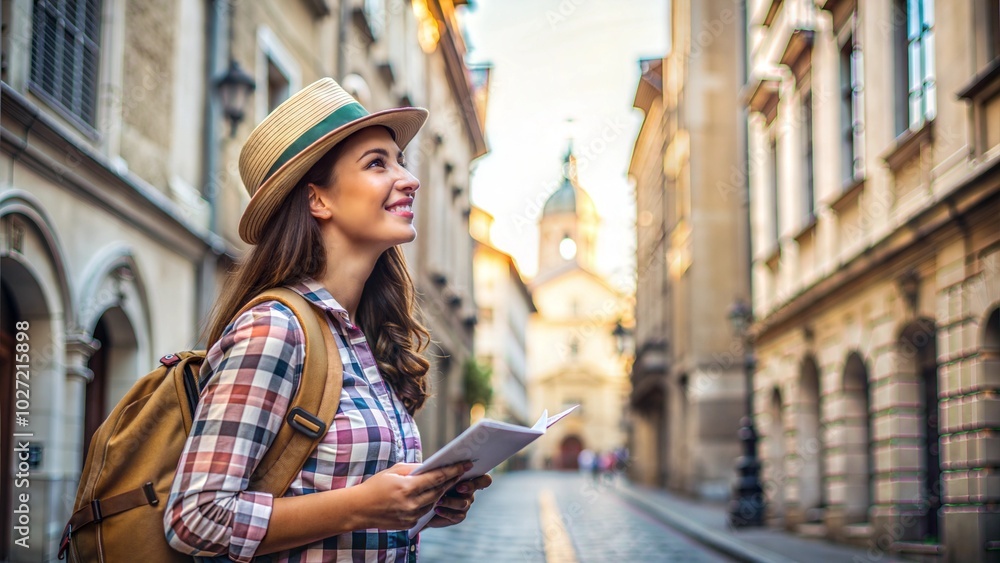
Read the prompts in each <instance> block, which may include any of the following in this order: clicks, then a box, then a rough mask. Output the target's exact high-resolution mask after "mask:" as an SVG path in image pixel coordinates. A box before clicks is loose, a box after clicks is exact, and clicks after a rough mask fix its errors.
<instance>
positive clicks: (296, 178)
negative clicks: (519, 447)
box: [164, 78, 490, 561]
mask: <svg viewBox="0 0 1000 563" xmlns="http://www.w3.org/2000/svg"><path fill="white" fill-rule="evenodd" d="M426 117H427V111H426V110H424V109H421V108H396V109H390V110H386V111H382V112H377V113H371V114H370V113H368V111H367V110H365V108H363V107H362V106H361V104H359V103H358V102H357V101H355V100H354V98H352V97H351V96H350V94H348V93H347V92H345V91H344V90H343V89H342V88H341V87H340V86H339V85H338V84H337V83H336V82H335V81H334V80H332V79H330V78H324V79H321V80H319V81H318V82H315V83H314V84H312V85H310V86H308V87H306V88H305V89H303V90H302V91H300V92H298V93H296V94H295V95H293V96H292V97H291V98H289V99H288V100H286V101H285V102H284V103H282V104H281V105H280V106H278V107H277V108H276V109H275V110H274V111H273V112H272V113H271V114H270V115H268V116H267V117H266V118H265V119H264V121H262V122H261V123H260V124H259V125H258V126H257V127H256V128H255V129H254V131H253V132H252V133H251V134H250V137H249V138H248V139H247V141H246V144H245V145H244V147H243V149H242V152H241V153H240V161H239V162H240V174H241V176H242V178H243V183H244V184H245V185H246V187H247V190H248V191H249V192H250V195H251V199H250V203H249V205H248V206H247V208H246V210H245V211H244V213H243V216H242V218H241V220H240V225H239V234H240V238H242V239H243V240H244V242H246V243H248V244H249V245H251V246H250V248H249V249H248V251H247V253H246V256H245V258H244V259H243V261H242V262H241V263H240V264H239V266H238V267H237V269H236V271H235V273H234V275H233V277H232V280H231V281H230V283H227V284H226V285H225V286H224V287H223V288H222V296H221V297H220V299H219V302H218V303H217V305H216V309H215V311H214V314H213V317H212V320H211V324H210V326H209V330H208V345H209V352H208V356H207V358H206V361H205V363H204V366H203V368H202V374H201V380H202V381H203V382H204V383H203V385H204V388H203V390H202V393H201V399H200V402H199V405H198V408H197V410H196V411H195V416H194V423H193V425H192V430H191V434H190V435H189V436H188V438H187V443H186V445H185V448H184V452H183V453H182V455H181V459H180V461H179V464H178V467H177V473H176V477H175V480H174V484H173V489H172V491H171V494H170V497H169V500H168V507H167V510H166V514H165V516H164V526H165V529H166V534H167V539H168V541H169V542H170V545H171V546H172V547H174V548H175V549H177V550H179V551H182V552H184V553H187V554H190V555H196V556H201V557H213V556H221V557H222V558H224V559H226V560H229V559H233V560H237V561H250V560H251V559H254V558H255V557H257V556H262V555H265V554H270V557H268V560H269V561H306V560H308V561H320V560H323V561H333V560H338V561H339V560H365V561H368V560H376V559H377V560H380V561H382V560H393V561H403V560H408V559H409V558H411V557H412V555H413V551H414V550H415V549H416V542H417V540H416V538H414V539H410V538H409V537H408V534H407V529H408V528H410V527H412V526H413V525H414V524H415V523H416V521H417V519H418V518H419V517H421V516H423V515H424V514H426V513H428V512H430V511H431V510H434V511H435V513H436V515H435V516H434V519H433V520H431V522H430V525H431V526H436V527H441V526H450V525H453V524H455V523H458V522H461V521H462V520H463V519H464V518H465V515H466V511H467V510H468V509H469V506H470V505H471V503H472V501H473V493H474V492H475V490H477V489H481V488H484V487H486V486H488V485H489V484H490V478H489V477H488V476H484V477H481V478H479V479H476V480H473V481H469V482H465V483H461V484H456V482H457V480H458V479H459V477H460V476H461V475H462V474H463V473H464V472H465V471H466V470H467V469H468V467H470V466H471V464H469V463H465V464H463V463H459V464H456V465H452V466H449V467H445V468H442V469H438V470H434V471H429V472H427V473H425V474H422V475H420V476H417V477H411V476H409V475H408V474H409V473H410V472H412V471H413V470H414V469H415V468H416V467H418V462H419V461H420V459H421V451H420V436H419V432H418V429H417V426H416V423H415V422H414V420H413V417H412V415H413V414H414V413H415V412H416V410H417V409H419V408H420V407H421V405H423V403H424V400H425V398H426V396H427V382H426V373H427V370H428V366H429V364H428V361H427V360H426V359H425V358H424V357H423V356H422V355H421V352H422V351H423V349H424V347H425V346H426V344H427V342H428V339H429V335H428V333H427V330H426V329H425V328H424V327H423V326H422V325H421V324H420V322H419V321H418V320H417V316H416V314H415V308H416V302H415V298H414V289H413V282H412V280H411V279H410V277H409V274H408V273H407V268H406V264H405V261H404V258H403V252H402V251H401V249H400V246H399V245H401V244H404V243H407V242H410V241H412V240H413V239H414V237H415V236H416V231H415V230H414V227H413V199H414V196H415V194H416V192H417V190H418V189H419V188H420V182H419V181H418V180H417V179H416V178H415V177H414V176H413V174H412V173H411V172H410V171H409V170H408V169H407V168H406V166H405V161H404V158H403V150H402V149H403V148H405V147H406V145H407V143H409V142H410V140H411V139H412V138H413V136H414V135H415V134H416V133H417V131H418V130H419V129H420V127H421V126H422V125H423V123H424V120H425V119H426ZM275 287H288V288H290V289H292V290H293V291H296V292H298V293H299V294H300V295H302V296H303V297H304V298H306V299H307V300H308V301H309V302H311V304H312V305H314V306H316V307H318V308H319V309H321V310H323V311H324V312H325V313H326V316H327V319H328V326H327V327H326V329H327V330H331V331H332V333H333V336H334V341H335V342H336V343H337V346H338V348H339V354H337V351H334V352H333V353H334V357H340V358H343V375H342V377H343V378H344V385H343V392H342V397H343V400H341V401H340V411H338V413H337V415H336V417H335V419H334V420H333V422H332V424H330V426H329V429H328V430H327V432H326V434H325V436H324V437H323V438H322V439H321V442H320V446H319V447H317V448H316V450H314V451H313V452H312V454H311V455H310V457H309V459H308V460H307V462H306V464H305V466H304V468H303V469H302V470H301V471H300V473H299V475H298V477H297V478H296V479H295V480H294V481H293V482H292V484H291V486H290V487H289V489H288V492H287V493H286V495H285V496H284V497H282V498H272V497H271V495H269V494H266V493H261V492H255V491H251V490H248V484H249V482H250V477H251V474H252V473H253V472H254V469H255V467H256V466H257V464H258V462H260V460H261V458H263V456H264V454H265V452H266V451H267V450H268V448H269V446H270V445H271V442H272V441H273V439H274V437H275V435H276V434H277V432H278V429H279V428H280V427H281V426H282V424H283V421H284V420H285V416H286V414H287V412H286V410H287V408H288V405H289V402H290V400H291V399H292V396H293V395H294V394H295V390H296V387H297V385H298V380H299V377H300V375H301V373H302V369H303V366H302V364H303V360H304V358H305V340H304V332H303V328H302V327H301V326H300V324H299V321H298V319H297V318H296V316H295V315H294V314H293V313H292V312H291V311H290V310H289V309H288V308H286V307H285V306H284V305H281V304H280V303H278V302H276V301H265V302H264V303H261V304H260V305H257V306H255V307H253V308H251V309H249V310H248V311H247V312H245V313H243V314H241V315H239V316H237V313H238V312H239V311H240V309H241V308H242V307H243V306H244V305H245V304H246V303H248V302H249V301H250V300H251V299H252V298H253V297H254V296H255V295H257V294H259V293H261V292H262V291H265V290H267V289H270V288H275ZM234 317H235V319H234ZM330 373H331V374H334V373H335V374H340V373H341V370H337V369H331V370H330Z"/></svg>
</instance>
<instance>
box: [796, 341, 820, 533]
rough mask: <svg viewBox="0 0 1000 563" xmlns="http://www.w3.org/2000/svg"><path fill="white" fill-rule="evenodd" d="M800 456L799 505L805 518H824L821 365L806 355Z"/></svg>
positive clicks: (801, 383)
mask: <svg viewBox="0 0 1000 563" xmlns="http://www.w3.org/2000/svg"><path fill="white" fill-rule="evenodd" d="M798 406H799V408H798V415H799V420H798V444H797V447H798V456H799V459H800V460H801V463H802V466H801V468H800V470H799V508H800V509H801V511H802V518H803V521H805V522H820V521H822V519H823V508H825V507H826V489H825V486H824V483H823V448H824V445H823V429H822V424H821V418H820V417H821V414H820V383H819V367H818V366H817V365H816V359H815V358H813V357H812V356H806V358H805V359H803V360H802V365H801V371H800V375H799V405H798Z"/></svg>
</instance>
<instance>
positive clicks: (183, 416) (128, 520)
mask: <svg viewBox="0 0 1000 563" xmlns="http://www.w3.org/2000/svg"><path fill="white" fill-rule="evenodd" d="M272 300H274V301H279V302H281V303H283V304H284V305H286V306H287V307H288V308H290V309H291V310H292V311H293V312H294V313H295V316H296V318H298V321H299V324H300V325H301V326H302V327H303V328H304V329H305V345H306V353H305V362H304V368H303V371H302V377H301V379H300V381H299V387H298V392H297V393H296V394H295V397H294V399H293V400H292V403H291V404H290V405H289V409H288V415H287V416H286V417H285V422H286V424H283V425H282V426H281V429H280V430H279V431H278V434H277V435H276V436H275V438H274V442H273V443H272V444H271V447H270V448H269V449H268V451H267V453H266V454H265V455H264V458H263V459H262V460H261V462H260V465H258V467H257V469H256V471H254V473H253V476H252V477H251V479H250V489H252V490H255V491H264V492H269V493H271V494H273V495H274V496H275V497H280V496H282V495H284V494H285V491H286V490H287V489H288V486H289V485H290V484H291V483H292V480H294V479H295V476H296V475H298V473H299V471H301V470H302V466H303V465H304V464H305V462H306V459H307V458H308V457H309V454H310V453H312V451H313V450H314V449H315V448H316V445H317V444H318V443H319V441H320V439H321V438H322V437H323V435H324V434H325V433H326V429H327V428H328V425H329V424H330V423H332V421H333V417H334V415H335V414H336V412H337V407H338V406H339V404H340V391H341V387H342V386H343V375H342V371H341V370H342V369H343V364H342V363H341V361H340V353H339V352H338V349H337V345H336V343H335V342H334V340H333V334H332V333H331V332H330V330H329V329H328V328H327V326H326V319H325V315H324V313H323V312H322V311H321V310H320V309H319V308H317V307H314V306H312V305H310V304H309V302H308V301H307V300H306V299H305V298H304V297H302V296H301V295H299V294H298V293H295V292H294V291H292V290H290V289H285V288H276V289H272V290H269V291H265V292H264V293H261V294H260V295H258V296H257V297H255V298H254V299H253V300H252V301H251V302H250V303H248V304H247V305H246V307H244V308H243V310H242V311H240V313H242V312H244V311H246V310H247V309H249V308H251V307H253V306H255V305H257V304H259V303H261V302H263V301H272ZM237 316H238V315H237ZM320 346H323V347H322V348H319V347H320ZM314 347H315V349H314ZM204 360H205V351H204V350H199V351H192V352H179V353H177V354H169V355H166V356H164V357H163V358H161V359H160V364H161V365H160V366H159V367H157V368H156V369H154V370H153V371H152V372H150V373H149V374H148V375H146V376H145V377H143V378H142V379H140V380H139V381H138V382H136V384H135V385H133V386H132V388H131V389H130V390H129V391H128V393H126V394H125V397H123V398H122V400H121V401H119V402H118V405H117V406H115V408H114V410H113V411H111V414H110V415H109V416H108V418H107V420H105V421H104V423H103V424H101V426H100V427H99V428H98V429H97V432H96V433H95V434H94V437H93V439H92V440H91V443H90V450H89V451H88V452H87V461H86V463H85V464H84V467H83V473H82V474H81V475H80V485H79V488H78V489H77V495H76V504H75V506H74V508H73V510H74V513H73V516H72V517H71V518H70V520H69V523H68V524H67V525H66V529H65V530H64V531H63V536H62V537H63V539H62V543H61V544H60V546H59V559H62V558H63V556H64V555H65V553H66V552H67V551H68V552H69V555H70V561H75V562H88V563H89V562H91V561H100V562H101V563H122V562H125V561H142V562H143V563H160V562H163V563H167V562H177V561H187V562H190V561H191V557H190V556H188V555H184V554H182V553H180V552H178V551H175V550H174V549H172V548H171V547H170V546H169V544H168V543H167V540H166V536H165V534H164V530H163V513H164V511H165V510H166V504H167V498H168V496H169V495H170V488H171V485H172V484H173V481H174V472H175V470H176V469H177V462H178V460H179V459H180V455H181V450H182V449H183V448H184V443H185V441H186V440H187V437H188V434H189V433H190V432H191V419H192V416H193V414H194V409H195V406H197V403H198V395H199V388H198V374H199V373H200V371H201V365H202V363H203V362H204ZM328 366H329V367H330V369H331V371H332V370H333V369H337V375H336V376H334V374H333V373H328V372H327V368H328ZM313 413H314V414H313Z"/></svg>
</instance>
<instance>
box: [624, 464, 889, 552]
mask: <svg viewBox="0 0 1000 563" xmlns="http://www.w3.org/2000/svg"><path fill="white" fill-rule="evenodd" d="M615 491H616V492H617V494H618V495H619V496H620V497H621V498H623V499H626V500H627V501H628V502H630V503H632V504H633V505H635V506H637V507H639V508H641V509H642V510H646V511H648V512H649V513H650V514H651V515H654V516H655V517H656V518H658V519H659V520H660V521H661V522H663V523H664V524H666V525H667V526H670V527H672V528H674V529H676V530H678V531H680V532H682V533H684V534H686V535H687V536H688V537H690V538H692V539H694V540H696V541H698V542H699V543H701V544H702V545H705V546H708V547H711V548H713V549H715V550H716V551H718V552H719V553H723V554H726V555H728V556H730V557H732V558H733V560H735V561H743V562H747V563H762V562H767V563H790V562H803V563H813V562H827V561H829V562H840V561H847V562H850V563H862V562H864V563H868V562H872V563H890V562H892V563H896V562H903V561H905V560H903V559H898V558H896V557H890V556H889V554H887V553H885V552H884V551H882V550H881V549H879V548H878V547H873V548H872V549H861V548H857V547H853V546H849V545H844V544H839V543H833V542H830V541H826V540H823V539H818V538H805V537H801V536H798V535H796V534H794V533H791V532H788V531H785V530H779V529H775V528H768V527H760V528H733V527H732V526H730V524H729V515H728V510H727V506H726V503H723V502H712V501H703V500H697V499H692V498H688V497H684V496H681V495H678V494H675V493H671V492H668V491H664V490H662V489H654V488H650V487H644V486H641V485H636V484H632V483H627V482H625V481H624V480H622V481H621V482H620V483H619V484H618V486H616V487H615Z"/></svg>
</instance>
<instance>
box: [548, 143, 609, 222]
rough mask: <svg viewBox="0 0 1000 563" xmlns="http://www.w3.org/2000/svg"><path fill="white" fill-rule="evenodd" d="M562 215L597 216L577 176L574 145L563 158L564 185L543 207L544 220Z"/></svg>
mask: <svg viewBox="0 0 1000 563" xmlns="http://www.w3.org/2000/svg"><path fill="white" fill-rule="evenodd" d="M561 213H571V214H574V215H580V216H584V217H590V216H593V215H596V208H595V207H594V202H593V200H591V199H590V196H589V195H587V193H586V192H585V191H583V190H582V189H581V188H580V187H579V184H578V181H577V176H576V156H575V155H574V154H573V145H572V144H570V146H569V148H568V149H567V150H566V156H565V157H564V158H563V179H562V183H561V184H560V185H559V187H558V188H557V189H556V191H554V192H552V195H550V196H549V198H548V199H547V200H545V206H544V207H542V217H543V218H544V217H547V216H550V215H558V214H561Z"/></svg>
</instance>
